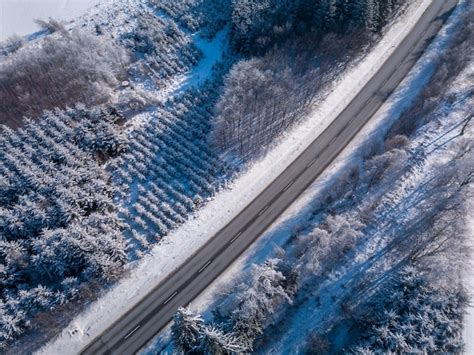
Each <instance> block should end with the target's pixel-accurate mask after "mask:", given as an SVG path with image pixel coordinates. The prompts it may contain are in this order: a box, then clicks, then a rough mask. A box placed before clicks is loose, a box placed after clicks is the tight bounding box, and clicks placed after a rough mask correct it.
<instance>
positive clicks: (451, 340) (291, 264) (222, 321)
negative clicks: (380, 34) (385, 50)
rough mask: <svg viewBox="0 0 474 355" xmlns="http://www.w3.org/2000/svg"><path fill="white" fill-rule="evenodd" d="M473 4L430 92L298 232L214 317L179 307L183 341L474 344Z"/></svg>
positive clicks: (421, 346) (175, 332)
mask: <svg viewBox="0 0 474 355" xmlns="http://www.w3.org/2000/svg"><path fill="white" fill-rule="evenodd" d="M460 6H461V7H462V8H461V9H459V10H458V15H457V23H455V24H454V26H452V27H451V28H450V31H453V33H451V34H450V35H449V36H447V39H445V40H444V43H439V44H437V46H436V47H435V48H433V49H431V52H432V53H433V52H435V53H437V54H435V56H434V58H433V54H431V58H430V59H425V64H420V66H422V68H423V65H424V68H423V70H422V71H421V72H420V73H419V74H418V76H420V77H422V76H426V75H429V76H431V78H430V79H429V81H428V83H427V84H426V85H425V87H424V89H423V90H421V92H420V93H418V94H417V96H416V97H415V98H414V100H413V101H412V102H411V103H410V102H409V103H408V105H405V107H404V108H403V111H402V112H401V114H400V113H398V114H397V112H396V108H395V109H394V110H393V111H392V112H391V114H392V115H396V118H393V117H392V118H391V120H389V121H388V122H387V124H385V125H384V126H381V127H380V128H379V129H378V131H377V132H376V133H375V134H372V135H371V136H370V137H371V139H370V140H367V141H364V142H363V143H362V144H361V145H360V146H359V147H357V149H356V151H355V153H353V157H352V159H351V160H348V161H346V162H345V165H344V166H341V168H340V170H339V172H338V173H337V175H336V176H335V177H334V178H333V180H330V181H329V182H328V184H327V185H326V186H325V187H324V188H322V189H320V190H318V192H316V194H315V195H314V196H313V200H311V201H309V206H308V207H307V208H305V209H304V212H303V213H304V214H302V215H301V216H298V217H297V219H296V220H295V222H294V227H293V229H292V230H287V229H285V230H286V232H285V231H283V232H281V233H288V235H286V236H279V234H281V233H280V232H279V231H278V229H276V230H275V229H274V230H273V231H272V232H271V233H272V234H273V236H272V235H269V236H266V237H265V239H267V240H268V241H271V240H275V241H276V240H278V239H280V240H284V241H285V242H283V244H282V245H281V246H279V247H276V248H275V250H274V251H273V252H267V256H266V260H265V261H263V262H261V261H260V262H257V263H256V264H253V265H251V266H249V267H247V268H246V271H243V274H242V271H241V273H240V275H238V276H237V279H236V280H234V281H228V284H227V285H226V286H222V285H221V286H220V288H219V289H220V292H217V296H216V297H217V298H216V299H215V300H214V301H213V302H212V303H211V305H210V306H209V308H208V309H207V310H206V312H205V313H204V315H205V316H204V317H201V316H199V315H196V314H193V313H192V311H191V310H189V309H180V310H179V311H178V313H177V315H176V320H175V323H174V325H173V327H172V329H171V332H172V340H173V344H174V345H172V346H173V347H176V348H178V349H183V348H186V349H188V350H189V349H194V350H197V351H204V352H206V351H207V349H208V346H209V345H208V344H209V342H210V341H211V340H212V344H213V346H214V347H219V351H221V352H223V353H229V352H231V350H229V349H232V348H233V347H236V346H237V345H240V346H243V347H245V348H246V351H255V352H261V353H291V352H299V353H348V352H350V353H360V354H370V353H461V352H462V351H463V339H462V327H463V320H464V316H465V312H466V307H467V304H468V293H467V292H466V289H465V287H464V284H463V281H464V280H463V276H464V274H465V273H466V272H468V270H466V269H465V268H466V267H469V266H466V265H469V263H468V261H469V257H470V253H469V250H468V248H467V246H468V245H469V244H468V238H469V234H468V233H469V230H468V229H467V227H466V222H467V221H466V215H467V213H466V208H467V207H468V203H467V202H466V201H469V199H470V198H471V197H472V196H471V193H472V191H471V189H470V186H471V185H472V177H473V173H474V170H473V169H474V168H473V164H472V161H473V155H472V147H471V144H470V143H471V142H472V133H473V131H472V107H473V104H474V101H473V94H474V92H473V90H472V85H470V82H471V80H472V75H473V71H472V70H473V67H472V60H473V52H472V46H473V43H472V31H473V28H472V23H471V22H470V16H472V10H473V9H472V5H471V7H469V6H470V5H469V4H468V3H466V2H464V3H463V4H462V5H460ZM466 10H467V11H466ZM462 11H466V13H465V14H464V15H459V14H460V13H461V12H462ZM453 27H454V28H453ZM440 41H441V42H443V40H440ZM439 52H442V53H443V54H442V55H440V54H439ZM460 53H462V54H461V55H460ZM418 70H420V69H418ZM420 77H419V78H414V79H412V80H422V79H420ZM409 92H410V91H407V90H405V92H404V93H403V94H405V95H406V94H407V93H409ZM403 94H402V95H403ZM401 97H403V96H401ZM399 100H400V99H399ZM404 100H405V101H406V100H407V99H406V98H404ZM376 136H377V138H375V137H376ZM272 237H273V238H272ZM277 237H278V239H277ZM261 248H263V246H261ZM261 258H262V256H260V255H259V254H258V253H256V254H255V259H257V260H258V259H261ZM182 317H185V318H182ZM178 319H179V320H181V319H186V322H182V321H181V322H180V323H178V322H177V320H178ZM196 322H200V323H199V324H201V325H200V326H199V327H194V324H196ZM178 324H179V325H180V326H178ZM207 329H213V330H214V332H213V337H216V334H220V338H219V340H215V339H214V338H212V339H209V335H208V332H207ZM191 330H193V331H194V333H192V336H191V337H187V338H185V337H183V335H184V334H186V332H191ZM182 332H185V333H184V334H183V333H182ZM187 334H189V333H187ZM216 344H217V345H216ZM162 345H163V344H162ZM158 349H160V348H158Z"/></svg>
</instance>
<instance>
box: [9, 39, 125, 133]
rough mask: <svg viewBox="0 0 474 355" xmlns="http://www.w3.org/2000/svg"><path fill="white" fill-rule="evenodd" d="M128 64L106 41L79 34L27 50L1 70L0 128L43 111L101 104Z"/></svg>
mask: <svg viewBox="0 0 474 355" xmlns="http://www.w3.org/2000/svg"><path fill="white" fill-rule="evenodd" d="M127 62H128V57H127V54H126V52H125V50H124V49H123V48H120V47H118V46H117V45H115V44H114V43H113V42H112V40H111V39H110V38H105V37H97V36H93V35H90V34H88V33H86V32H83V31H79V30H74V31H72V32H71V33H69V32H67V31H65V32H64V33H62V34H60V35H57V36H54V37H53V36H48V37H46V38H45V39H44V40H43V41H41V43H39V44H38V45H35V46H32V45H29V46H26V47H25V48H22V50H19V51H17V52H15V53H13V54H11V55H9V56H8V57H6V58H5V60H3V61H2V63H1V65H0V123H2V124H8V125H10V126H12V127H18V126H20V125H21V123H22V119H23V117H24V116H26V117H30V118H37V117H38V116H40V115H41V113H42V112H43V110H52V109H54V108H56V107H59V108H61V109H65V108H66V107H67V106H72V105H75V104H76V103H78V102H82V103H84V104H86V105H95V104H102V103H104V102H106V101H107V100H108V99H109V98H110V95H111V94H112V90H113V89H114V88H115V86H116V85H117V83H118V80H120V79H121V78H123V77H124V75H125V73H124V71H125V64H126V63H127ZM122 80H123V79H122Z"/></svg>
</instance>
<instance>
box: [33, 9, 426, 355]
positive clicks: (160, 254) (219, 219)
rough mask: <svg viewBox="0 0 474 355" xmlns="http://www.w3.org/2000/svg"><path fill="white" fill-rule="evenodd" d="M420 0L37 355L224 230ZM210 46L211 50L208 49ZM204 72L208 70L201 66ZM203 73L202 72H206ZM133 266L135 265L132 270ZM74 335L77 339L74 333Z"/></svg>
mask: <svg viewBox="0 0 474 355" xmlns="http://www.w3.org/2000/svg"><path fill="white" fill-rule="evenodd" d="M430 3H431V0H417V1H414V2H413V4H412V5H410V6H409V8H408V10H407V12H406V13H405V14H403V15H402V16H401V17H400V18H399V19H398V20H397V21H396V22H395V23H394V24H393V25H392V26H391V28H390V29H389V30H388V31H387V33H386V34H385V35H384V37H383V38H382V39H381V41H380V42H379V43H378V44H377V45H376V46H375V48H374V49H373V50H372V52H371V53H369V54H368V55H367V56H366V57H365V58H364V59H363V60H361V61H360V62H358V63H357V65H355V66H354V67H352V68H350V69H348V70H347V72H346V73H344V74H343V75H342V77H341V79H340V80H339V81H338V82H336V83H334V86H333V88H332V89H331V92H330V93H329V95H328V96H327V98H326V100H325V101H324V102H323V103H321V104H320V105H319V106H318V107H316V108H315V110H314V111H313V113H312V114H311V115H309V116H308V118H307V119H306V120H305V121H304V122H303V123H302V124H300V125H299V126H298V127H296V128H295V129H293V130H292V131H291V132H289V133H288V134H287V135H286V136H285V137H283V138H282V139H281V141H280V143H279V144H278V145H277V146H276V147H275V148H274V149H273V150H272V151H271V152H269V153H268V154H267V155H266V157H264V158H263V159H261V160H260V161H258V162H256V163H255V164H254V165H253V166H252V167H251V168H249V169H248V170H247V171H246V172H244V173H243V174H242V176H240V177H239V178H238V179H236V180H235V181H234V182H233V183H232V184H231V185H230V188H229V189H227V190H225V191H222V192H221V193H219V194H218V195H217V196H216V197H215V198H214V199H213V200H212V201H210V202H209V203H208V204H207V205H206V206H205V207H204V208H203V209H201V210H200V211H198V212H197V213H196V214H195V216H193V217H192V218H191V219H190V220H189V221H188V222H186V223H185V224H184V225H182V226H181V227H180V228H178V229H176V230H175V231H173V232H172V233H170V234H169V235H168V236H166V237H165V238H163V240H162V241H161V242H160V243H159V244H158V245H157V246H155V247H154V248H153V250H152V251H151V252H150V255H148V256H147V257H145V258H143V259H142V260H141V261H140V262H139V263H138V265H133V266H132V265H130V275H129V276H127V277H125V278H124V279H123V280H121V281H120V282H119V283H118V284H117V285H116V286H114V287H113V288H112V289H110V290H109V291H108V292H106V293H105V294H104V295H103V296H102V297H101V298H100V299H99V300H98V301H96V302H94V303H93V304H92V305H91V306H90V307H89V308H88V309H87V310H86V311H85V312H84V313H82V314H81V315H79V316H78V317H76V319H75V320H74V322H72V323H71V324H70V325H69V326H68V327H66V328H65V329H64V330H63V332H62V334H61V335H60V336H59V337H58V338H57V339H55V340H53V341H51V342H50V343H48V344H46V345H45V346H44V347H43V348H41V349H40V350H39V351H38V353H39V354H57V353H61V354H65V355H66V354H76V353H78V352H80V350H81V349H82V348H83V347H85V346H86V345H87V344H88V343H89V342H90V341H92V340H93V339H94V338H95V337H97V336H98V335H100V334H101V333H102V332H103V331H105V329H106V328H107V327H108V326H109V325H110V324H112V323H114V322H115V321H116V320H117V319H119V318H120V316H121V315H123V314H124V313H125V312H127V311H128V310H129V309H131V308H132V307H133V306H134V305H135V304H136V303H137V302H138V301H139V300H140V297H136V294H137V293H138V294H140V295H142V296H145V295H146V294H147V293H148V292H150V291H151V290H152V289H153V288H154V287H155V285H157V284H159V282H161V281H162V280H163V279H164V278H165V277H166V276H167V275H168V274H169V273H170V272H172V271H173V270H175V269H176V268H178V267H179V266H180V264H182V263H183V262H185V261H186V260H187V259H188V258H189V257H190V256H191V255H192V254H193V253H195V252H196V251H197V250H198V249H199V248H200V247H202V246H203V245H204V244H205V243H206V242H207V241H208V240H209V238H210V237H212V236H213V235H214V234H215V233H216V232H217V231H218V230H219V229H221V228H222V227H223V226H225V225H226V224H227V223H228V222H229V221H230V220H232V218H234V217H235V216H236V215H237V214H238V213H239V212H240V211H241V210H242V209H243V208H245V206H247V205H248V204H249V203H250V202H251V201H252V200H253V199H254V198H255V197H256V196H257V195H258V194H259V193H260V192H261V191H262V190H263V189H264V188H265V187H266V186H268V184H270V183H271V182H272V181H273V180H274V179H275V178H276V177H277V176H278V175H279V174H280V173H281V172H282V171H283V170H284V169H285V168H286V167H287V166H288V165H289V164H290V163H291V162H292V161H293V160H294V159H295V158H296V157H298V156H299V155H300V154H301V153H302V152H303V151H304V149H306V147H307V146H309V144H310V143H311V142H312V141H313V140H314V139H316V138H317V137H318V136H319V134H321V132H323V130H324V129H325V128H326V127H327V126H328V125H329V124H330V123H331V122H332V121H333V120H334V119H335V118H336V117H337V116H338V115H339V113H340V112H341V111H342V110H343V109H344V107H345V106H346V105H347V104H348V103H349V102H350V101H351V100H352V99H353V98H354V97H355V96H356V95H357V93H358V92H359V91H360V89H361V88H362V87H364V85H365V84H366V83H367V82H368V80H370V78H371V77H372V76H373V75H374V74H375V73H376V72H377V71H378V69H379V68H380V67H381V66H382V65H383V63H384V62H385V61H386V60H387V59H388V58H389V57H390V56H391V54H392V52H393V51H394V49H395V48H396V47H397V46H398V44H399V43H400V42H401V41H402V40H403V38H404V37H405V36H406V35H407V34H408V33H409V32H410V31H411V29H412V28H413V26H414V25H415V24H416V23H417V21H418V19H419V18H420V17H421V15H422V14H423V13H424V11H425V10H426V9H427V8H428V6H429V5H430ZM210 47H211V48H212V46H210ZM203 68H205V67H203ZM202 70H204V69H202ZM134 266H135V267H134ZM71 334H74V335H71Z"/></svg>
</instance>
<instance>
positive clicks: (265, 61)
mask: <svg viewBox="0 0 474 355" xmlns="http://www.w3.org/2000/svg"><path fill="white" fill-rule="evenodd" d="M403 3H404V2H403V1H391V0H377V1H376V0H370V1H368V0H361V1H336V0H321V1H306V0H300V1H297V0H295V1H280V0H271V1H234V2H232V19H231V24H230V26H231V34H230V36H231V42H232V46H233V48H234V50H235V51H236V52H237V53H240V54H241V55H243V56H244V59H242V60H240V61H239V62H238V63H236V64H235V65H234V66H233V68H232V69H231V70H230V72H229V74H228V75H227V77H226V81H225V86H224V89H223V93H222V96H221V98H220V100H219V102H218V104H217V105H216V118H215V123H214V130H213V132H212V142H213V143H214V145H215V146H216V148H217V150H218V151H219V152H221V153H224V154H225V155H227V156H228V158H229V159H231V160H238V161H249V160H252V159H255V158H258V157H259V156H261V155H262V154H263V153H265V152H266V151H267V150H268V149H269V147H270V146H271V144H272V143H273V142H274V141H275V139H276V138H277V137H278V136H280V135H281V134H282V133H284V132H286V131H287V130H288V129H290V128H291V127H292V126H293V125H294V124H295V123H296V122H298V121H299V120H300V119H301V117H304V114H305V113H307V112H308V110H310V109H311V106H312V104H314V102H315V100H317V99H321V97H320V96H321V94H322V89H323V88H326V87H327V86H328V84H329V83H330V82H331V81H333V80H334V78H335V77H336V76H337V75H338V74H339V73H340V72H341V71H342V70H343V69H344V68H345V67H346V66H347V63H348V62H349V61H350V60H352V59H353V58H354V57H356V56H357V55H359V54H360V53H361V50H362V49H363V48H366V47H367V46H368V45H370V43H372V42H373V39H374V37H375V36H376V35H377V34H378V33H379V32H380V31H381V29H382V27H383V25H384V24H385V23H386V22H387V21H388V19H389V18H390V15H391V14H392V12H393V11H394V10H395V9H398V8H400V6H401V5H402V4H403Z"/></svg>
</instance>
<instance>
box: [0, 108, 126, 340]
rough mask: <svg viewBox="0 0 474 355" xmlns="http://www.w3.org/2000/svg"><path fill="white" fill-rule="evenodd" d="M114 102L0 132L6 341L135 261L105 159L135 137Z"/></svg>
mask: <svg viewBox="0 0 474 355" xmlns="http://www.w3.org/2000/svg"><path fill="white" fill-rule="evenodd" d="M120 120H122V117H121V116H120V115H119V114H118V113H117V112H115V111H114V110H113V109H110V110H93V111H88V110H85V109H84V108H82V107H77V108H76V109H68V110H66V111H59V110H57V111H54V112H47V113H45V114H44V116H43V117H42V118H41V119H39V120H36V121H34V122H30V121H26V122H25V125H24V127H23V128H21V129H18V130H16V131H13V130H11V129H9V128H7V127H5V126H4V127H3V128H2V129H1V131H0V349H2V348H5V347H6V346H7V345H8V344H9V343H10V342H11V341H13V340H15V339H16V338H17V337H18V336H19V335H20V334H21V333H23V332H24V331H25V329H27V328H31V327H40V326H41V322H42V321H43V322H46V324H43V326H45V327H46V328H49V327H50V326H51V324H47V323H49V322H50V321H48V319H49V318H52V317H51V316H50V317H48V314H51V313H52V312H53V311H54V310H55V309H57V308H58V307H61V306H64V305H65V304H67V303H68V302H70V301H72V300H76V299H78V297H81V296H82V294H83V293H84V292H85V291H87V289H88V284H89V283H90V282H93V281H94V280H97V281H101V282H102V284H104V283H106V282H107V281H110V280H113V279H115V278H117V277H118V276H119V275H120V273H121V271H122V266H123V265H124V263H125V262H126V260H127V256H126V243H125V241H124V239H123V237H122V230H123V228H124V225H123V223H122V222H121V220H120V219H119V218H118V216H117V206H116V205H115V204H114V202H113V197H114V195H115V194H117V193H118V188H116V187H114V186H113V185H111V184H110V183H109V181H110V176H109V174H108V173H107V172H106V171H105V169H104V162H105V161H107V160H109V159H111V158H113V157H116V156H118V155H119V154H121V153H122V152H123V151H124V149H125V148H126V145H127V140H126V137H125V136H124V135H123V134H121V133H120V129H119V127H118V125H117V124H118V121H120Z"/></svg>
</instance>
